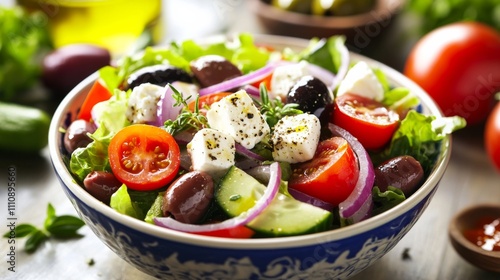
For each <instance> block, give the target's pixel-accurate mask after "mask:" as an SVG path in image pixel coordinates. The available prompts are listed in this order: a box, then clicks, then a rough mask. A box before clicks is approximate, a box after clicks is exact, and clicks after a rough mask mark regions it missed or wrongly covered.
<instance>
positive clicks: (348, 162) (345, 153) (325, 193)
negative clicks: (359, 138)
mask: <svg viewBox="0 0 500 280" xmlns="http://www.w3.org/2000/svg"><path fill="white" fill-rule="evenodd" d="M358 177H359V168H358V160H357V158H356V155H355V154H354V152H353V150H352V149H351V146H349V144H348V143H347V141H346V140H345V139H344V138H342V137H332V138H330V139H327V140H323V141H321V142H320V143H319V145H318V147H317V148H316V153H315V155H314V158H313V159H312V160H310V161H306V162H303V163H300V164H298V165H294V166H292V175H291V177H290V180H289V182H288V183H289V187H290V188H293V189H296V190H298V191H301V192H303V193H305V194H308V195H310V196H313V197H316V198H318V199H321V200H323V201H326V202H328V203H331V204H332V205H334V206H337V205H338V204H339V203H341V202H342V201H344V200H345V199H346V198H347V197H348V196H349V194H351V192H352V190H353V189H354V187H355V186H356V182H357V180H358Z"/></svg>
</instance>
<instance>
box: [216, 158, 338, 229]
mask: <svg viewBox="0 0 500 280" xmlns="http://www.w3.org/2000/svg"><path fill="white" fill-rule="evenodd" d="M265 188H266V187H265V186H264V185H262V184H261V183H260V182H259V181H257V180H256V179H255V178H253V177H252V176H250V175H248V174H247V173H245V172H244V171H243V170H241V169H239V168H237V167H235V166H233V167H231V168H230V169H229V171H228V172H227V174H226V175H225V176H224V177H223V178H222V179H221V181H220V183H219V185H218V187H217V190H216V194H215V198H216V201H217V203H218V204H219V205H220V207H221V208H222V209H223V210H224V211H225V212H226V213H227V214H228V215H229V216H231V217H235V216H239V215H240V214H241V213H243V212H245V211H247V210H248V209H250V208H252V207H253V206H254V205H255V203H256V202H257V201H258V199H259V198H260V197H261V196H262V194H263V193H264V191H265ZM332 219H333V215H332V213H331V212H329V211H326V210H323V209H321V208H318V207H316V206H313V205H310V204H308V203H304V202H300V201H298V200H296V199H294V198H292V197H290V196H288V195H285V194H282V193H278V194H277V195H276V197H275V198H274V200H273V201H272V202H271V204H270V205H269V206H268V207H267V208H266V209H265V210H264V211H263V212H262V213H261V214H260V215H259V216H258V217H257V218H255V219H254V220H253V221H251V222H250V223H249V224H248V227H250V228H252V229H253V230H255V231H256V232H258V233H259V235H261V236H266V237H270V236H292V235H301V234H307V233H314V232H320V231H325V230H328V229H330V228H331V226H332Z"/></svg>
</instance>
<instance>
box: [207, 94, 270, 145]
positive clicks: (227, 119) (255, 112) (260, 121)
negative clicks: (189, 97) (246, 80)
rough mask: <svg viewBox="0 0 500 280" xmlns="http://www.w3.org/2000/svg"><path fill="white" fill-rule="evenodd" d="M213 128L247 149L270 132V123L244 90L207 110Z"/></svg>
mask: <svg viewBox="0 0 500 280" xmlns="http://www.w3.org/2000/svg"><path fill="white" fill-rule="evenodd" d="M207 121H208V124H209V125H210V127H211V128H213V129H217V130H219V131H221V132H224V133H226V134H228V135H230V136H232V137H233V138H234V140H235V141H236V142H238V143H240V144H241V145H242V146H243V147H245V148H247V149H252V148H253V147H254V146H255V144H257V143H259V142H260V141H261V140H262V139H263V138H264V137H265V136H266V135H267V134H269V132H270V128H269V125H268V124H267V123H266V121H265V120H264V117H262V115H261V114H260V111H259V109H257V107H256V106H255V104H254V103H253V100H252V98H251V97H250V96H249V95H248V94H247V93H246V91H244V90H240V91H238V92H235V93H233V94H230V95H228V96H226V97H224V98H222V99H221V100H219V101H217V102H215V103H213V104H212V105H211V106H210V109H209V110H208V111H207Z"/></svg>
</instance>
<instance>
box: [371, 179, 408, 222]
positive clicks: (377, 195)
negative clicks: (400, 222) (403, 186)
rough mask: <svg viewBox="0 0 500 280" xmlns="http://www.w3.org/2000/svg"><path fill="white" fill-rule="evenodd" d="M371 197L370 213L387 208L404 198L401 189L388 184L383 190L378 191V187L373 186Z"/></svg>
mask: <svg viewBox="0 0 500 280" xmlns="http://www.w3.org/2000/svg"><path fill="white" fill-rule="evenodd" d="M372 198H373V203H374V207H373V211H372V215H377V214H380V213H382V212H384V211H386V210H389V209H391V208H392V207H394V206H396V205H398V204H399V203H401V202H403V201H404V200H405V199H406V197H405V195H404V193H403V191H401V190H400V189H398V188H395V187H392V186H389V187H388V188H387V190H386V191H385V192H382V191H380V189H379V187H374V188H373V190H372Z"/></svg>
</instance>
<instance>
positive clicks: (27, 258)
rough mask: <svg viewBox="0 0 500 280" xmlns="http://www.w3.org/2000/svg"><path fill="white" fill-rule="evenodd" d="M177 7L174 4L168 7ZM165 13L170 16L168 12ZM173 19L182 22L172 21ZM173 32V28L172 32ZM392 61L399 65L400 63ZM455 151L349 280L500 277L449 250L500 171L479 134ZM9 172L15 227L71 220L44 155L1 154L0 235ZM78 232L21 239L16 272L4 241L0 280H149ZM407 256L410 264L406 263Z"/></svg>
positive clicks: (499, 186)
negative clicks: (419, 210)
mask: <svg viewBox="0 0 500 280" xmlns="http://www.w3.org/2000/svg"><path fill="white" fill-rule="evenodd" d="M175 2H176V1H174V0H171V3H170V4H168V5H170V6H172V5H174V3H175ZM170 6H167V7H170ZM174 6H175V5H174ZM235 12H236V13H238V17H237V18H238V20H237V21H236V22H235V23H234V24H232V25H231V26H230V29H229V31H250V32H256V33H265V30H264V29H263V28H262V26H261V25H260V23H259V22H258V21H257V20H256V19H255V18H254V16H253V15H252V14H251V13H250V11H249V10H248V9H244V8H241V9H237V10H236V11H235ZM166 13H167V16H171V15H172V11H168V10H167V11H166ZM176 18H180V16H179V15H176ZM171 19H172V18H169V23H170V22H171ZM177 24H179V23H177ZM181 25H182V24H181ZM174 26H176V25H175V24H173V25H171V26H170V29H171V28H172V27H174ZM170 34H171V35H170V36H172V37H183V36H187V35H186V34H183V33H182V32H180V31H179V30H178V29H177V31H171V33H170ZM381 57H382V56H381ZM394 63H395V65H396V66H397V65H398V64H397V63H398V62H394ZM399 65H400V64H399ZM396 66H395V67H396ZM41 103H42V105H48V106H49V107H51V106H52V107H53V106H54V105H55V104H53V103H50V102H46V101H44V100H41ZM452 149H453V154H452V157H451V160H450V164H449V166H448V169H447V171H446V173H445V175H444V177H443V179H442V181H441V184H440V186H439V189H438V191H437V192H436V194H435V196H434V198H433V200H432V202H431V203H430V205H429V207H428V208H427V210H426V211H425V213H424V214H423V215H422V217H421V218H420V220H419V221H418V222H417V223H416V225H415V226H414V227H413V228H412V230H411V231H410V232H409V233H408V234H407V235H406V236H405V237H404V238H403V239H402V240H401V241H400V243H399V244H398V245H397V246H396V247H395V248H394V249H393V250H391V251H390V252H389V253H388V254H387V255H386V256H385V257H383V258H382V259H381V260H380V261H378V262H377V263H376V264H375V265H373V266H372V267H370V268H368V269H367V270H365V271H364V272H362V273H361V274H358V275H357V276H355V277H354V278H353V279H370V280H378V279H415V280H416V279H485V280H486V279H499V278H500V275H499V274H493V273H489V272H486V271H483V270H480V269H478V268H476V267H474V266H472V265H470V264H468V263H467V262H465V261H464V260H463V259H462V258H461V257H460V256H458V255H457V253H456V252H455V251H454V250H453V248H452V247H451V244H450V242H449V240H448V235H447V227H448V223H449V221H450V219H451V217H452V216H453V215H454V214H455V213H456V212H457V211H459V210H460V209H462V208H464V207H467V206H469V205H473V204H477V203H482V202H491V203H499V204H500V173H497V172H496V171H495V170H494V169H493V168H492V166H491V165H490V164H489V162H488V159H487V157H486V154H485V152H484V148H483V144H482V128H481V127H476V128H467V129H466V130H464V131H462V132H459V133H457V134H455V136H454V138H453V147H452ZM8 166H15V167H16V172H17V182H16V183H17V192H16V202H17V204H16V216H17V218H18V220H17V222H18V224H19V223H33V224H36V225H42V224H43V219H44V217H45V210H46V206H47V203H49V202H50V203H52V204H53V205H54V206H55V208H56V210H57V213H58V214H76V212H75V211H74V209H73V207H72V205H71V203H70V202H69V200H67V198H66V197H65V195H64V193H63V192H62V190H61V188H60V186H59V182H58V181H57V179H56V177H55V175H54V173H53V170H52V166H51V164H50V160H49V156H48V151H47V150H43V151H42V153H41V154H40V156H37V157H32V156H31V157H19V156H7V155H0V205H1V206H0V219H1V221H2V222H3V224H5V226H0V233H3V232H5V231H6V230H7V227H6V225H7V194H6V184H7V174H6V173H7V168H8ZM80 233H82V234H83V235H84V237H83V238H80V239H77V240H68V241H64V242H60V241H57V242H48V243H46V244H45V245H44V246H42V247H41V248H40V249H39V250H38V251H37V252H36V253H34V254H31V255H30V254H26V253H24V251H23V250H22V244H23V242H24V240H21V239H18V240H16V242H17V244H16V246H17V247H16V267H15V270H16V272H11V271H8V270H7V269H8V267H9V265H8V263H7V260H8V257H7V256H6V254H7V253H8V249H9V246H10V245H9V244H8V243H7V240H6V239H1V240H0V252H1V255H2V258H1V262H0V279H26V280H29V279H54V280H57V279H151V277H149V276H147V275H145V274H144V273H142V272H140V271H138V270H137V269H135V268H133V267H132V266H130V265H129V264H127V263H126V262H125V261H123V260H121V259H120V258H119V257H118V256H116V255H115V254H114V253H113V252H112V251H111V250H110V249H108V248H107V247H106V246H105V245H104V244H103V243H101V241H100V240H99V239H98V238H97V237H96V236H95V235H94V234H93V233H92V232H91V231H90V229H89V228H87V227H84V228H82V230H80ZM405 252H407V253H408V254H409V258H403V254H404V253H405ZM90 260H93V261H94V264H93V265H89V264H88V262H89V261H90Z"/></svg>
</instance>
